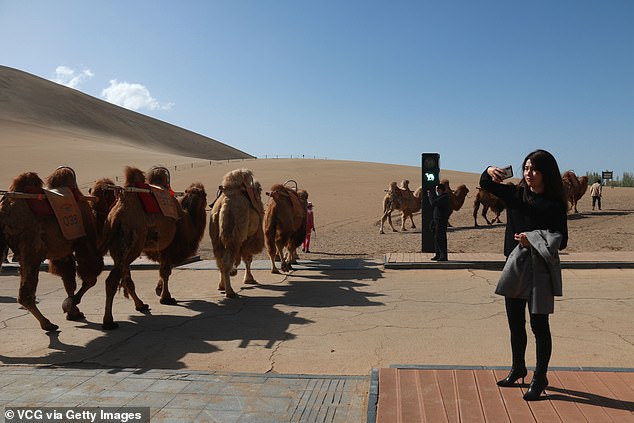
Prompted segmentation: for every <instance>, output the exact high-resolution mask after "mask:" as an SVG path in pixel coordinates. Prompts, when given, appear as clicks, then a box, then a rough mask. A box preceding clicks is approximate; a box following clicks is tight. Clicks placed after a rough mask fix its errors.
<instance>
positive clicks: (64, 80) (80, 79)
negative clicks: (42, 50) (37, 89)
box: [53, 66, 95, 89]
mask: <svg viewBox="0 0 634 423" xmlns="http://www.w3.org/2000/svg"><path fill="white" fill-rule="evenodd" d="M93 76H95V75H94V74H93V73H92V72H91V71H90V69H84V70H83V71H81V72H79V73H77V72H75V69H71V68H69V67H68V66H58V67H57V69H55V76H54V77H53V82H56V83H58V84H61V85H65V86H67V87H70V88H75V89H77V88H78V87H79V86H80V85H81V84H83V83H84V82H85V81H86V80H88V79H90V78H92V77H93Z"/></svg>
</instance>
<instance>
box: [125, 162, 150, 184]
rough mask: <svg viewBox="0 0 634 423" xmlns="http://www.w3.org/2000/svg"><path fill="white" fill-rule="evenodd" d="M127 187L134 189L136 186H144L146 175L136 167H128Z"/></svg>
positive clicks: (126, 169)
mask: <svg viewBox="0 0 634 423" xmlns="http://www.w3.org/2000/svg"><path fill="white" fill-rule="evenodd" d="M123 173H124V175H125V186H126V187H132V186H135V185H136V184H142V183H144V182H145V174H144V173H143V171H141V170H140V169H137V168H136V167H131V166H126V168H125V170H124V172H123Z"/></svg>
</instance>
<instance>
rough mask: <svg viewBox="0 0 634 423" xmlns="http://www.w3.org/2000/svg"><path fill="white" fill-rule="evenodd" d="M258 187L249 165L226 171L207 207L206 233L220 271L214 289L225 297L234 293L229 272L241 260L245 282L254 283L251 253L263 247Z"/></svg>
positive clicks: (261, 212)
mask: <svg viewBox="0 0 634 423" xmlns="http://www.w3.org/2000/svg"><path fill="white" fill-rule="evenodd" d="M261 195H262V188H261V186H260V183H259V182H257V181H254V180H253V172H252V171H251V170H249V169H237V170H233V171H231V172H229V173H227V174H226V175H225V176H224V178H223V180H222V185H220V187H219V196H218V198H216V200H215V201H214V203H213V204H212V207H211V217H210V220H209V236H210V237H211V245H212V247H213V253H214V258H215V259H216V264H217V266H218V272H219V274H220V282H219V284H218V289H219V290H221V291H225V295H226V296H227V298H233V297H236V296H237V294H236V293H235V291H234V290H233V288H232V287H231V274H232V273H233V269H236V268H237V267H238V265H239V264H240V260H242V261H244V265H245V268H246V272H245V275H244V283H245V284H257V281H256V280H255V278H254V277H253V274H252V273H251V262H252V261H253V256H254V255H255V254H258V253H259V252H261V251H262V249H263V248H264V229H263V220H264V206H263V204H262V197H261Z"/></svg>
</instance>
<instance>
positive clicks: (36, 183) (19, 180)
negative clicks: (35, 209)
mask: <svg viewBox="0 0 634 423" xmlns="http://www.w3.org/2000/svg"><path fill="white" fill-rule="evenodd" d="M43 186H44V182H43V181H42V179H41V178H40V177H39V176H38V174H37V173H35V172H26V173H22V174H20V175H18V176H16V178H15V179H14V180H13V182H11V186H10V187H9V191H16V192H23V191H24V188H25V187H37V188H42V187H43Z"/></svg>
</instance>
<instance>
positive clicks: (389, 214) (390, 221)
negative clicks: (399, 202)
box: [387, 212, 398, 232]
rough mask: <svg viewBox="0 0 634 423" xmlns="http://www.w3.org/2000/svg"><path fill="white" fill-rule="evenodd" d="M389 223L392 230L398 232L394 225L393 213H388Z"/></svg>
mask: <svg viewBox="0 0 634 423" xmlns="http://www.w3.org/2000/svg"><path fill="white" fill-rule="evenodd" d="M387 223H389V224H390V228H392V232H398V231H397V230H396V229H394V225H392V212H390V213H388V215H387Z"/></svg>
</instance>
